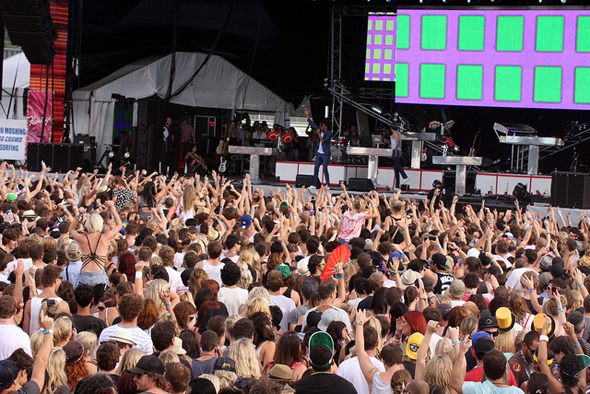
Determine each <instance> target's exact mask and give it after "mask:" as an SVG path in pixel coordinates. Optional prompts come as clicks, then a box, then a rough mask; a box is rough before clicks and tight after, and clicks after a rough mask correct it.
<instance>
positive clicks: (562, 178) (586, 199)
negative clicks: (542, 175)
mask: <svg viewBox="0 0 590 394" xmlns="http://www.w3.org/2000/svg"><path fill="white" fill-rule="evenodd" d="M551 203H552V205H553V206H556V207H567V208H578V209H589V208H590V174H581V173H579V172H553V173H551Z"/></svg>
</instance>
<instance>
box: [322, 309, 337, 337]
mask: <svg viewBox="0 0 590 394" xmlns="http://www.w3.org/2000/svg"><path fill="white" fill-rule="evenodd" d="M338 320H340V313H338V311H337V310H336V309H334V308H330V309H326V310H325V311H324V313H322V318H321V319H320V322H319V323H318V328H319V329H320V330H322V331H326V329H327V328H328V326H329V325H330V323H332V322H333V321H338Z"/></svg>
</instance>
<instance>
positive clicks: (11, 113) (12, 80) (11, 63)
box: [0, 52, 31, 119]
mask: <svg viewBox="0 0 590 394" xmlns="http://www.w3.org/2000/svg"><path fill="white" fill-rule="evenodd" d="M2 67H3V69H2V108H1V111H0V116H2V117H4V118H7V119H26V118H27V117H26V115H25V113H26V111H25V110H26V108H24V109H23V105H24V100H23V94H24V91H25V89H26V88H28V87H29V79H30V74H31V64H30V63H29V61H28V60H27V57H26V56H25V54H24V53H23V52H20V53H18V54H16V55H13V56H10V57H7V58H6V59H4V61H3V66H2ZM11 97H12V100H11ZM7 115H8V116H7Z"/></svg>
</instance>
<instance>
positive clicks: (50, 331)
mask: <svg viewBox="0 0 590 394" xmlns="http://www.w3.org/2000/svg"><path fill="white" fill-rule="evenodd" d="M47 334H51V335H53V330H51V329H49V330H45V331H43V335H47ZM578 345H579V343H578Z"/></svg>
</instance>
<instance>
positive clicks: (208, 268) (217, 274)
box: [203, 260, 225, 286]
mask: <svg viewBox="0 0 590 394" xmlns="http://www.w3.org/2000/svg"><path fill="white" fill-rule="evenodd" d="M224 265H225V264H223V263H220V264H219V265H211V264H209V262H208V261H207V260H203V271H205V272H206V273H207V275H209V279H213V280H214V281H216V282H217V283H219V286H221V285H222V283H221V269H222V268H223V266H224Z"/></svg>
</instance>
